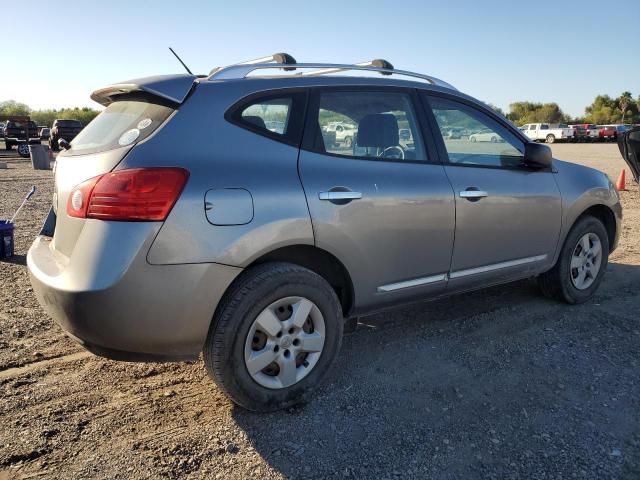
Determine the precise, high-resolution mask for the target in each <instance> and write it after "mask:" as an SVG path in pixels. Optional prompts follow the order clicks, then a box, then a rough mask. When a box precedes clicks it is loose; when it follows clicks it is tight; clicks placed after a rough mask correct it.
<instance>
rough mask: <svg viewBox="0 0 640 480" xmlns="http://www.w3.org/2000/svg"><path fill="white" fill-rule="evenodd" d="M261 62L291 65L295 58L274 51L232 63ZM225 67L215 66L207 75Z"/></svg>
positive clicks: (249, 63) (251, 63)
mask: <svg viewBox="0 0 640 480" xmlns="http://www.w3.org/2000/svg"><path fill="white" fill-rule="evenodd" d="M259 63H260V64H262V63H281V64H286V65H293V64H295V63H297V62H296V59H295V58H293V56H292V55H289V54H288V53H274V54H273V55H267V56H266V57H260V58H254V59H253V60H245V61H244V62H238V63H234V65H255V64H259ZM225 68H227V67H215V68H213V69H212V70H211V71H210V72H209V76H211V75H213V74H215V73H216V72H219V71H220V70H222V69H225ZM285 70H292V69H291V68H285Z"/></svg>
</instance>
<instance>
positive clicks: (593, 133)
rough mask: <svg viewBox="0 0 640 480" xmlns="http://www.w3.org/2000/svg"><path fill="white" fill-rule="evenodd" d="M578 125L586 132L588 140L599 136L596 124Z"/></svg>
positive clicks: (596, 138)
mask: <svg viewBox="0 0 640 480" xmlns="http://www.w3.org/2000/svg"><path fill="white" fill-rule="evenodd" d="M578 126H579V127H582V128H584V129H585V130H586V132H587V138H588V139H589V141H591V142H593V141H596V140H598V139H599V138H600V130H599V128H598V126H597V125H596V124H594V123H579V124H578Z"/></svg>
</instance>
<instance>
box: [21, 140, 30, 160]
mask: <svg viewBox="0 0 640 480" xmlns="http://www.w3.org/2000/svg"><path fill="white" fill-rule="evenodd" d="M18 155H20V156H21V157H22V158H29V144H28V143H20V144H19V145H18Z"/></svg>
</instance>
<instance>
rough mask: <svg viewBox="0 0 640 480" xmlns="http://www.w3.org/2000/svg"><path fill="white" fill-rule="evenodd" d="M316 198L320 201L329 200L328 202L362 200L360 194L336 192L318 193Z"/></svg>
mask: <svg viewBox="0 0 640 480" xmlns="http://www.w3.org/2000/svg"><path fill="white" fill-rule="evenodd" d="M318 198H319V199H320V200H329V201H330V202H331V201H335V200H358V199H360V198H362V193H360V192H336V191H329V192H320V193H318Z"/></svg>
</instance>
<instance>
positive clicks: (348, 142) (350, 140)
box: [344, 137, 353, 148]
mask: <svg viewBox="0 0 640 480" xmlns="http://www.w3.org/2000/svg"><path fill="white" fill-rule="evenodd" d="M351 145H353V138H351V137H345V138H344V146H345V147H346V148H351Z"/></svg>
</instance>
